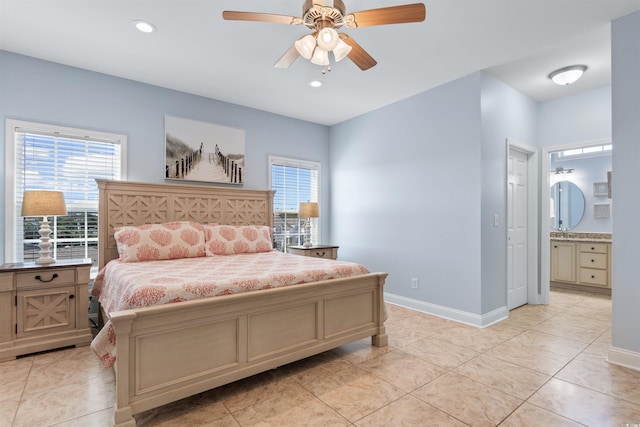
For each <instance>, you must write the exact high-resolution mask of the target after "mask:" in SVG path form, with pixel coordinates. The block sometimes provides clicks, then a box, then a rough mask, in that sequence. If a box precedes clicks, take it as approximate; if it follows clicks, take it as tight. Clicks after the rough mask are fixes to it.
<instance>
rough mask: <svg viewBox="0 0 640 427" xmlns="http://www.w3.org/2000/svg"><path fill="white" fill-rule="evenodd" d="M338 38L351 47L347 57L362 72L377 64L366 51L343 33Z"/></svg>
mask: <svg viewBox="0 0 640 427" xmlns="http://www.w3.org/2000/svg"><path fill="white" fill-rule="evenodd" d="M340 38H341V39H342V40H343V41H344V42H345V43H346V44H348V45H349V46H351V52H349V54H348V55H347V56H348V57H349V59H350V60H351V61H353V63H354V64H356V65H357V66H358V68H360V69H361V70H362V71H366V70H368V69H369V68H371V67H374V66H375V65H376V64H377V63H378V62H376V60H375V59H373V57H372V56H371V55H369V54H368V53H367V51H366V50H364V49H363V48H362V46H360V45H359V44H358V43H356V41H355V40H354V39H352V38H351V37H349V36H348V35H346V34H344V33H340Z"/></svg>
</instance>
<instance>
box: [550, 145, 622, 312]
mask: <svg viewBox="0 0 640 427" xmlns="http://www.w3.org/2000/svg"><path fill="white" fill-rule="evenodd" d="M609 142H611V138H605V139H596V140H591V141H582V142H574V143H571V144H561V145H554V146H551V147H543V148H542V150H541V155H540V173H541V174H542V176H541V179H540V185H541V186H543V188H544V189H545V192H544V193H541V194H547V193H546V192H547V191H549V190H548V189H549V187H551V157H550V156H551V153H554V152H556V151H562V150H570V149H572V148H580V147H588V146H589V145H599V144H606V143H609ZM549 199H550V198H549V197H541V198H540V212H546V214H545V215H541V216H540V230H541V233H540V285H541V286H540V288H541V289H540V291H541V292H540V304H549V291H550V289H551V283H550V280H551V261H550V260H551V248H550V246H551V216H550V215H549V209H551V208H550V203H549ZM585 214H586V212H585ZM547 230H548V231H547Z"/></svg>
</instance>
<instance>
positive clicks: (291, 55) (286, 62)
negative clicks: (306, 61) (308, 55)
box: [273, 44, 300, 68]
mask: <svg viewBox="0 0 640 427" xmlns="http://www.w3.org/2000/svg"><path fill="white" fill-rule="evenodd" d="M298 56H300V54H299V53H298V50H297V49H296V45H295V44H294V45H291V47H290V48H289V50H287V51H286V52H285V53H284V54H283V55H282V56H281V57H280V59H278V60H277V61H276V63H275V64H273V66H274V68H289V67H290V66H291V64H293V61H295V60H296V59H298Z"/></svg>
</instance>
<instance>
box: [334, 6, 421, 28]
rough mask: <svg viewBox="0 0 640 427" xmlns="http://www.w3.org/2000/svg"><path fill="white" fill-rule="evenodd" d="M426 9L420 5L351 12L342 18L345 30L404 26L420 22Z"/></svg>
mask: <svg viewBox="0 0 640 427" xmlns="http://www.w3.org/2000/svg"><path fill="white" fill-rule="evenodd" d="M426 16H427V9H426V8H425V6H424V4H422V3H413V4H405V5H402V6H391V7H383V8H380V9H370V10H362V11H360V12H353V13H350V14H348V15H347V16H345V17H344V20H345V25H346V26H347V28H359V27H371V26H373V25H387V24H404V23H407V22H422V21H424V20H425V18H426Z"/></svg>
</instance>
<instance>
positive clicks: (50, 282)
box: [16, 268, 76, 289]
mask: <svg viewBox="0 0 640 427" xmlns="http://www.w3.org/2000/svg"><path fill="white" fill-rule="evenodd" d="M75 281H76V273H75V269H73V268H68V269H57V268H56V269H53V268H51V269H48V270H42V271H30V272H28V273H17V274H16V285H17V286H18V289H25V288H41V287H43V286H47V287H49V286H60V285H68V284H71V285H72V284H74V283H75Z"/></svg>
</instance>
